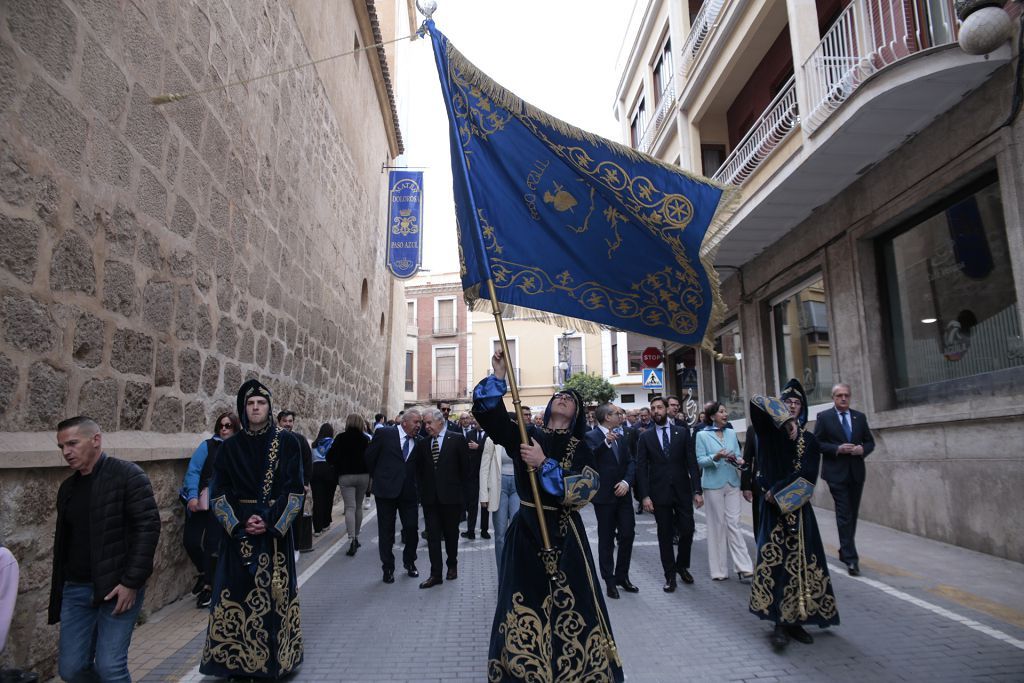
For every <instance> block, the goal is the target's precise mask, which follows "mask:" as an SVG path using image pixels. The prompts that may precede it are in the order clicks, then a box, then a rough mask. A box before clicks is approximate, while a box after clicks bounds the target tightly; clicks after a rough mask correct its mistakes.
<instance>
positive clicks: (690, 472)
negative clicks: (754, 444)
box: [636, 397, 704, 593]
mask: <svg viewBox="0 0 1024 683" xmlns="http://www.w3.org/2000/svg"><path fill="white" fill-rule="evenodd" d="M651 415H652V416H653V419H654V426H653V428H652V429H648V430H647V431H645V432H644V433H643V434H641V435H640V438H639V439H638V441H637V450H636V472H637V475H636V485H637V488H638V489H639V490H640V497H641V500H642V501H643V506H644V510H645V511H646V512H653V513H654V520H655V522H656V523H657V525H658V548H659V550H660V553H661V567H662V569H663V570H664V572H665V586H664V587H663V588H662V590H664V591H665V592H666V593H672V592H673V591H675V589H676V574H679V576H680V578H682V580H683V583H693V576H692V575H691V574H690V546H691V545H692V543H693V532H694V521H693V510H694V508H695V507H696V508H700V507H701V506H702V505H704V495H703V494H704V490H703V489H702V488H701V482H700V468H699V467H698V466H697V456H696V453H695V452H694V448H693V442H692V441H691V439H690V438H689V432H688V431H687V430H686V429H683V428H681V427H676V426H674V425H670V424H669V423H668V404H667V403H666V402H665V399H663V398H661V397H658V398H655V399H654V400H652V401H651ZM677 530H678V532H679V549H678V552H675V551H674V544H673V536H674V535H675V533H676V531H677Z"/></svg>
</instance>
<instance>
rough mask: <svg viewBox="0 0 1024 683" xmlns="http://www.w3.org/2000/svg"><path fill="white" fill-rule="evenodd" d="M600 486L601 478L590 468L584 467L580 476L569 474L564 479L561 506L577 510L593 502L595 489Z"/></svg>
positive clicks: (595, 493)
mask: <svg viewBox="0 0 1024 683" xmlns="http://www.w3.org/2000/svg"><path fill="white" fill-rule="evenodd" d="M600 486H601V477H600V475H598V473H597V470H595V469H594V468H592V467H589V466H588V467H584V468H583V472H582V473H580V474H570V475H569V476H568V477H566V478H565V497H564V498H563V499H562V505H565V506H566V507H569V508H572V509H573V510H579V509H580V508H582V507H586V505H587V504H588V503H589V502H590V501H591V500H593V498H594V496H596V495H597V489H598V488H599V487H600Z"/></svg>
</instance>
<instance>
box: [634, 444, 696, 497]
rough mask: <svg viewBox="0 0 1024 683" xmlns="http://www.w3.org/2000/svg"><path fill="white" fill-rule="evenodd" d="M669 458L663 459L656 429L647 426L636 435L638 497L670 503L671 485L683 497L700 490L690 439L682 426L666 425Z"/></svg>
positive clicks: (694, 455)
mask: <svg viewBox="0 0 1024 683" xmlns="http://www.w3.org/2000/svg"><path fill="white" fill-rule="evenodd" d="M669 433H670V435H671V438H670V440H669V446H668V450H669V457H668V458H666V457H665V454H664V453H663V452H662V450H661V442H660V441H659V440H658V430H657V429H648V430H647V431H646V432H644V433H643V434H641V435H640V439H639V440H638V441H637V448H636V487H637V490H638V491H639V493H640V499H641V500H643V499H644V498H648V497H649V498H650V499H651V502H652V503H654V504H655V505H668V504H669V503H671V502H672V487H673V486H674V487H675V489H676V490H677V491H678V492H679V494H680V495H681V496H682V497H683V499H684V500H686V499H688V498H690V497H692V496H693V495H694V494H697V493H703V492H704V491H703V489H702V488H701V485H700V468H699V467H698V466H697V454H696V452H695V451H694V446H693V439H691V438H690V435H689V432H688V430H686V429H685V428H682V427H675V426H672V427H669Z"/></svg>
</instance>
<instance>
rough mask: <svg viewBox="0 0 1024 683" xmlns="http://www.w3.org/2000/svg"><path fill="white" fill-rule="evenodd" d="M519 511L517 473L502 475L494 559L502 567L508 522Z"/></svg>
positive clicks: (495, 530)
mask: <svg viewBox="0 0 1024 683" xmlns="http://www.w3.org/2000/svg"><path fill="white" fill-rule="evenodd" d="M517 512H519V492H518V491H516V475H514V474H503V475H501V496H500V500H499V501H498V509H497V510H495V511H494V559H496V560H497V561H498V568H499V569H500V568H501V553H502V552H503V551H504V550H505V531H506V530H507V529H508V523H509V522H511V521H512V518H513V517H514V516H515V514H516V513H517Z"/></svg>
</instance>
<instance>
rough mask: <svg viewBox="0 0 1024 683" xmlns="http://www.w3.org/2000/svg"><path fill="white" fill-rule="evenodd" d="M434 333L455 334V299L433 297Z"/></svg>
mask: <svg viewBox="0 0 1024 683" xmlns="http://www.w3.org/2000/svg"><path fill="white" fill-rule="evenodd" d="M434 334H455V299H454V298H446V299H434Z"/></svg>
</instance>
